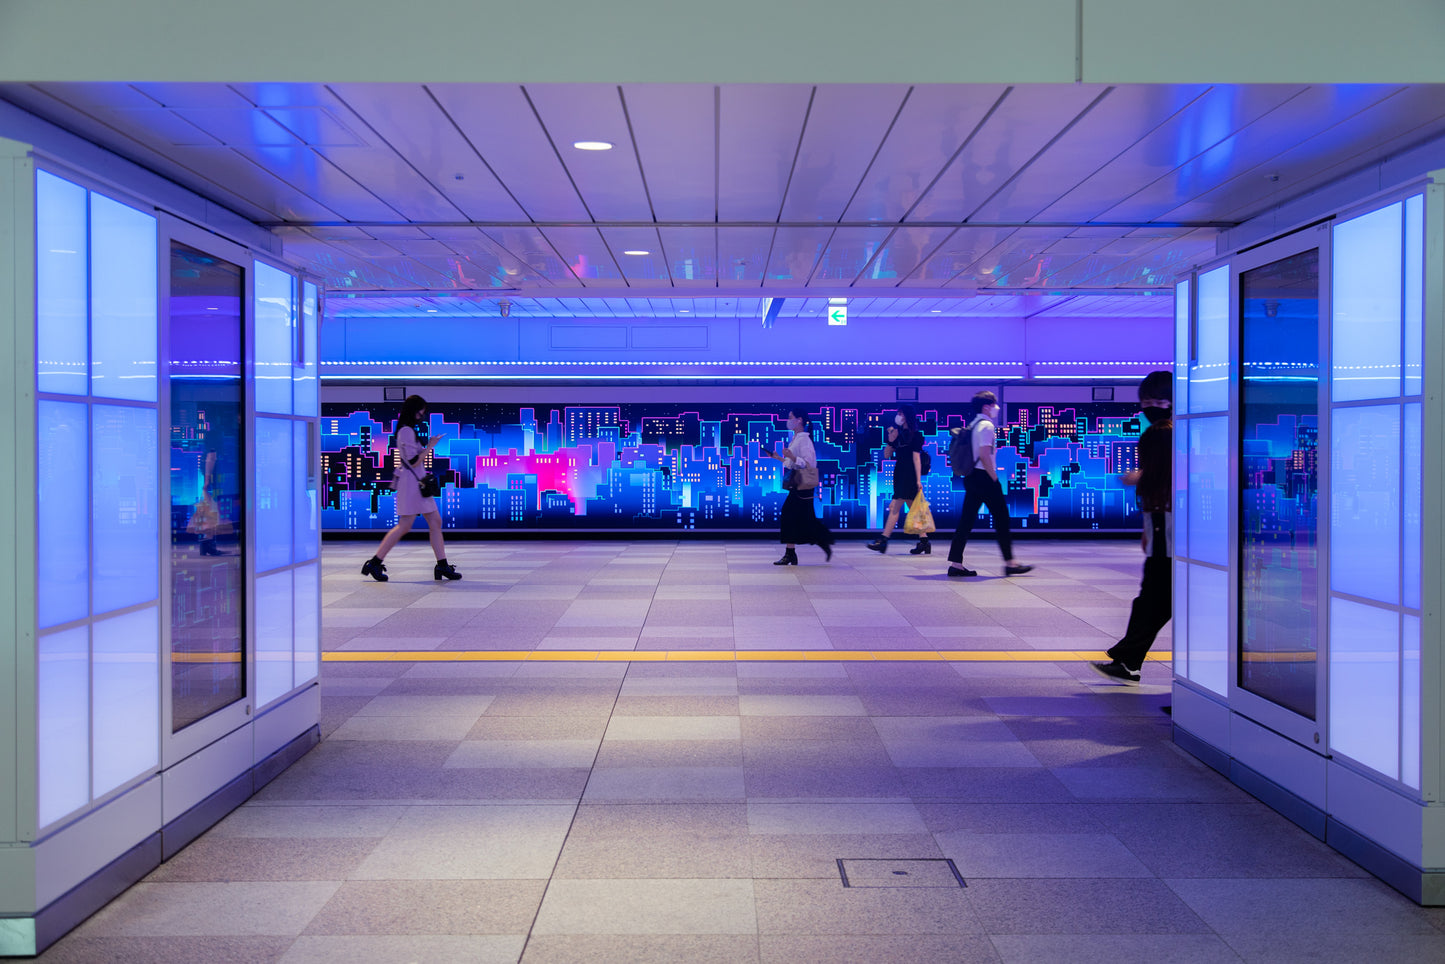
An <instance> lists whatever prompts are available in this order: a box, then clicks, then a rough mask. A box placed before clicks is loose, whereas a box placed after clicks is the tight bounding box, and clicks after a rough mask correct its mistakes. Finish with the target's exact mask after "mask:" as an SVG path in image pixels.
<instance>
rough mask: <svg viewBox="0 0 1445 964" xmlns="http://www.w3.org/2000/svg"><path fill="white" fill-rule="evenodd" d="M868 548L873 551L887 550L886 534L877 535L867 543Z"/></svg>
mask: <svg viewBox="0 0 1445 964" xmlns="http://www.w3.org/2000/svg"><path fill="white" fill-rule="evenodd" d="M868 548H869V549H872V550H873V551H874V552H887V551H888V537H887V536H879V537H878V538H877V539H876V540H874V541H873V542H870V543H868Z"/></svg>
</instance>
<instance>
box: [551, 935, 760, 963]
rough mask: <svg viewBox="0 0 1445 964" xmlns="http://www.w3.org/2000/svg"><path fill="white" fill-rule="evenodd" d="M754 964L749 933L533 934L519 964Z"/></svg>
mask: <svg viewBox="0 0 1445 964" xmlns="http://www.w3.org/2000/svg"><path fill="white" fill-rule="evenodd" d="M578 961H586V962H587V964H682V962H686V964H758V939H757V938H756V937H754V936H752V935H741V934H739V935H715V934H700V935H689V934H666V935H654V934H628V935H625V936H612V935H608V934H585V935H576V936H570V935H569V936H553V935H535V934H534V935H533V936H532V938H531V940H529V941H528V942H527V951H526V954H524V955H523V957H522V964H576V962H578Z"/></svg>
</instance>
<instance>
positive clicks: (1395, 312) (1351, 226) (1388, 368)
mask: <svg viewBox="0 0 1445 964" xmlns="http://www.w3.org/2000/svg"><path fill="white" fill-rule="evenodd" d="M1401 207H1402V205H1399V204H1391V205H1390V206H1389V207H1386V208H1381V209H1380V210H1378V211H1372V212H1371V213H1369V214H1366V215H1364V216H1362V217H1358V218H1354V219H1352V220H1349V221H1345V222H1343V223H1342V224H1338V225H1336V226H1335V233H1334V252H1333V253H1332V254H1331V258H1332V259H1333V261H1332V264H1333V273H1334V279H1333V288H1332V289H1331V296H1332V298H1333V299H1334V300H1333V302H1332V304H1333V319H1332V325H1331V331H1332V334H1333V339H1334V349H1333V351H1334V354H1333V358H1334V378H1333V380H1332V382H1331V384H1332V389H1331V391H1332V394H1333V397H1334V400H1335V401H1337V402H1341V401H1347V400H1350V399H1357V398H1391V397H1393V396H1396V395H1399V394H1400V298H1401V287H1400V272H1401V261H1400V254H1401V236H1400V215H1401Z"/></svg>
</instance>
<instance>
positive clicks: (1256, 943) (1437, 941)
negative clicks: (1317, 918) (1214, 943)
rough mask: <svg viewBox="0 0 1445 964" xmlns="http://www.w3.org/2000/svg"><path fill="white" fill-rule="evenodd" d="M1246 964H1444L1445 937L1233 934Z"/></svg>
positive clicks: (1231, 944) (1233, 943)
mask: <svg viewBox="0 0 1445 964" xmlns="http://www.w3.org/2000/svg"><path fill="white" fill-rule="evenodd" d="M1225 941H1226V943H1227V944H1228V946H1229V947H1230V948H1231V949H1232V950H1233V952H1234V953H1236V954H1237V955H1239V959H1241V960H1243V961H1245V962H1247V964H1359V962H1361V961H1370V962H1372V964H1424V962H1426V961H1445V934H1433V935H1432V934H1375V933H1369V934H1340V933H1325V934H1301V933H1294V932H1290V933H1286V934H1279V933H1276V932H1273V931H1265V932H1264V933H1259V934H1231V935H1229V936H1228V937H1226V938H1225Z"/></svg>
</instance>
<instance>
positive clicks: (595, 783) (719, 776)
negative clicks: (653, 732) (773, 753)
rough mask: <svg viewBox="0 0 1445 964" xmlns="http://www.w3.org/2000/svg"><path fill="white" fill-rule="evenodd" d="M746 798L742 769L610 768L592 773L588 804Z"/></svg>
mask: <svg viewBox="0 0 1445 964" xmlns="http://www.w3.org/2000/svg"><path fill="white" fill-rule="evenodd" d="M744 799H745V794H744V790H743V770H742V768H741V767H689V766H679V767H609V768H606V769H597V770H594V771H593V772H592V778H591V779H590V780H588V782H587V792H586V793H585V794H584V796H583V800H584V801H586V802H587V803H606V802H615V803H622V802H630V803H688V802H704V801H706V802H717V803H737V802H741V801H742V800H744Z"/></svg>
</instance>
